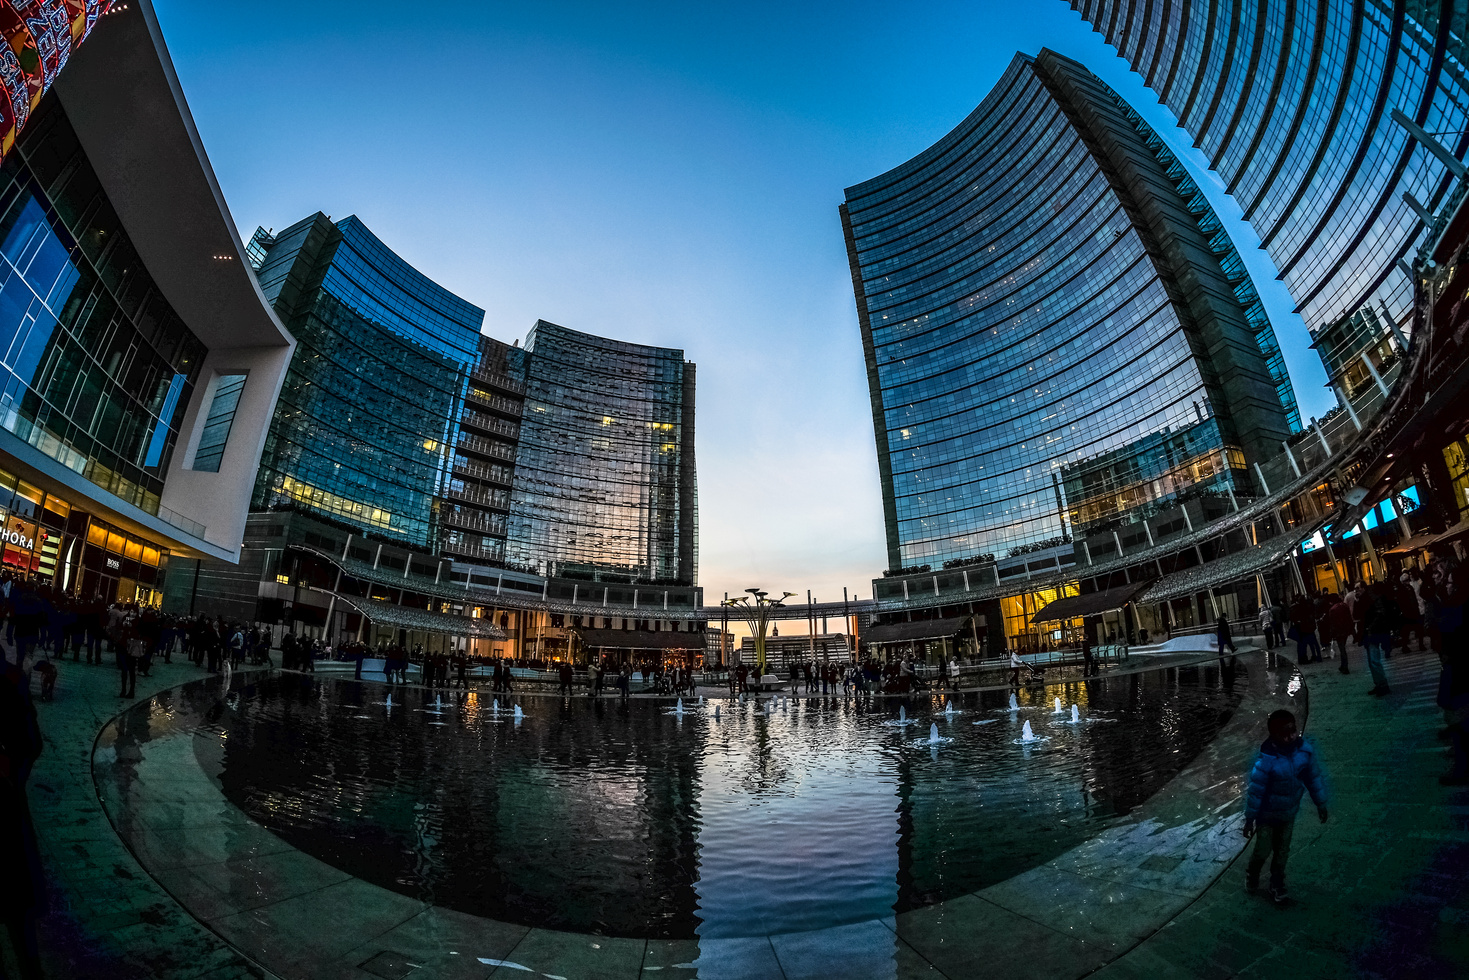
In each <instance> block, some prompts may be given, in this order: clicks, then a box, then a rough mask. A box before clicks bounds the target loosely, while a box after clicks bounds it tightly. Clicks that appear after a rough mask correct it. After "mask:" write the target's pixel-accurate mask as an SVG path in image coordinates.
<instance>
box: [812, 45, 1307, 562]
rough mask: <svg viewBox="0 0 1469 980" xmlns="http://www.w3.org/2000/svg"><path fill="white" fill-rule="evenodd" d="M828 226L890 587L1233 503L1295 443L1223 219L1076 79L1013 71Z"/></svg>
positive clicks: (1282, 378) (1261, 324) (1110, 100)
mask: <svg viewBox="0 0 1469 980" xmlns="http://www.w3.org/2000/svg"><path fill="white" fill-rule="evenodd" d="M841 211H842V220H843V226H844V229H845V232H846V237H847V247H848V252H849V257H850V261H851V267H852V279H853V286H854V290H855V293H856V299H857V308H858V314H859V319H860V323H861V329H862V341H863V348H864V352H865V355H866V361H867V371H868V380H869V386H870V392H871V398H872V413H873V422H874V428H875V432H876V439H877V448H878V461H879V467H880V470H881V478H882V487H883V503H884V510H885V517H886V524H887V546H888V553H889V562H890V566H891V567H892V568H893V569H898V568H911V567H914V566H921V565H934V566H937V565H938V564H940V563H944V562H950V563H953V562H960V561H964V560H966V559H975V558H979V557H982V556H986V555H988V556H1003V555H1007V554H1016V553H1023V552H1025V551H1028V550H1043V549H1045V548H1047V547H1053V546H1054V547H1055V548H1056V549H1057V550H1058V551H1060V550H1064V551H1066V552H1068V553H1069V552H1070V551H1071V550H1072V548H1071V546H1070V544H1069V542H1071V541H1072V540H1073V537H1074V536H1076V537H1081V538H1084V537H1085V536H1087V535H1089V534H1091V533H1092V532H1093V531H1094V530H1096V529H1097V528H1098V527H1103V528H1108V527H1110V526H1113V525H1116V524H1117V523H1119V522H1122V523H1126V522H1135V521H1143V520H1149V519H1151V518H1152V517H1153V516H1155V515H1157V514H1159V513H1161V512H1162V511H1163V510H1166V509H1169V508H1174V507H1177V506H1178V505H1179V504H1180V503H1181V502H1183V501H1184V500H1186V499H1189V498H1190V497H1191V496H1192V497H1199V496H1200V495H1209V494H1214V495H1217V496H1220V497H1223V496H1226V495H1227V494H1230V493H1234V494H1247V493H1249V492H1251V481H1250V478H1249V476H1248V473H1247V468H1246V464H1247V462H1248V461H1249V460H1251V459H1254V458H1263V457H1264V456H1266V455H1270V454H1273V453H1274V452H1279V447H1280V440H1281V439H1283V438H1285V437H1286V436H1288V435H1289V434H1290V432H1291V430H1292V428H1293V427H1295V426H1297V425H1298V420H1297V419H1296V418H1295V414H1294V398H1293V395H1292V394H1291V389H1290V381H1289V378H1288V376H1287V375H1286V373H1285V370H1284V366H1283V364H1281V362H1280V357H1279V350H1278V348H1277V347H1276V344H1275V339H1274V335H1273V332H1272V330H1271V328H1270V323H1269V320H1268V319H1267V318H1266V317H1265V314H1264V310H1263V308H1262V307H1261V305H1260V303H1259V299H1258V296H1257V295H1256V294H1255V290H1254V286H1253V284H1251V282H1250V280H1249V277H1248V275H1246V273H1245V271H1244V268H1243V266H1242V265H1241V264H1240V261H1239V256H1238V255H1237V253H1236V252H1235V250H1234V247H1233V245H1232V244H1231V243H1230V241H1229V238H1228V236H1227V235H1226V234H1225V233H1224V231H1223V230H1222V228H1221V227H1220V225H1219V221H1218V218H1217V217H1216V216H1215V215H1214V213H1213V211H1212V210H1211V209H1210V208H1209V205H1208V203H1207V202H1206V201H1205V200H1204V198H1203V195H1202V194H1200V193H1199V191H1198V188H1197V187H1196V186H1194V184H1193V182H1192V180H1191V179H1190V178H1189V176H1188V174H1187V173H1186V171H1184V169H1183V168H1182V166H1181V165H1179V163H1178V161H1177V160H1176V159H1174V158H1173V156H1172V154H1171V153H1169V152H1168V150H1167V149H1166V147H1164V146H1163V144H1162V142H1161V140H1159V139H1158V137H1157V135H1156V134H1155V133H1153V131H1152V130H1150V129H1149V128H1148V127H1147V125H1146V124H1145V123H1144V122H1143V121H1142V120H1141V119H1140V118H1139V117H1138V116H1137V114H1136V113H1135V112H1134V111H1133V110H1132V109H1131V107H1129V106H1128V105H1127V103H1126V102H1124V101H1123V100H1122V99H1121V98H1120V97H1119V96H1117V94H1116V93H1115V92H1113V91H1112V90H1111V89H1110V88H1108V87H1107V86H1106V85H1105V84H1104V83H1103V82H1102V81H1101V80H1100V79H1098V78H1096V76H1094V75H1092V74H1091V73H1090V72H1089V71H1087V69H1086V68H1085V67H1084V66H1082V65H1080V64H1078V63H1076V62H1074V61H1070V60H1069V59H1066V58H1063V57H1061V56H1059V55H1057V54H1055V53H1054V52H1050V51H1045V50H1043V51H1042V52H1041V53H1040V54H1039V55H1038V56H1037V57H1035V58H1030V57H1027V56H1024V55H1017V56H1016V58H1015V59H1014V61H1013V62H1012V63H1011V64H1010V66H1009V68H1008V69H1007V70H1006V71H1005V73H1004V75H1003V76H1002V77H1001V79H1000V81H999V82H998V84H996V86H995V88H994V90H993V91H991V92H990V94H989V95H988V96H986V97H985V99H984V101H983V102H982V103H981V104H980V105H979V107H978V108H977V109H975V111H974V112H973V113H971V114H970V115H969V117H968V118H966V119H965V120H964V121H963V122H962V123H960V124H959V126H958V127H956V128H955V129H954V130H953V131H952V132H950V133H949V134H948V135H947V136H945V137H944V138H943V139H941V140H939V141H938V142H937V143H935V144H934V145H933V146H932V147H930V148H929V149H927V150H925V151H923V152H922V153H920V154H919V155H918V156H916V157H914V158H913V159H912V160H909V161H908V162H907V163H904V164H902V165H900V166H898V167H896V168H894V169H893V170H891V171H889V172H888V173H885V174H883V175H881V176H879V177H875V178H873V179H872V180H869V181H866V182H865V183H862V184H858V185H856V186H855V187H851V188H848V190H847V192H846V203H845V204H844V205H843V206H842V209H841ZM1109 533H1110V532H1109ZM1109 540H1110V539H1109Z"/></svg>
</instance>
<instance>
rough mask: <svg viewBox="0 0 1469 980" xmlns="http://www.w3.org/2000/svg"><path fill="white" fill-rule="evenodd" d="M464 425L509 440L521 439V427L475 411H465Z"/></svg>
mask: <svg viewBox="0 0 1469 980" xmlns="http://www.w3.org/2000/svg"><path fill="white" fill-rule="evenodd" d="M464 424H465V425H472V426H474V427H475V428H476V429H480V430H483V431H485V432H490V433H493V434H495V435H499V436H504V437H505V438H507V439H519V438H520V426H518V425H516V424H515V423H514V422H507V421H505V420H504V419H497V418H495V417H494V416H493V415H486V414H484V413H483V412H476V411H475V410H474V409H465V410H464Z"/></svg>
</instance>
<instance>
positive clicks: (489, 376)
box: [470, 368, 525, 395]
mask: <svg viewBox="0 0 1469 980" xmlns="http://www.w3.org/2000/svg"><path fill="white" fill-rule="evenodd" d="M470 377H472V378H474V379H475V380H476V381H483V382H484V383H485V384H487V385H491V386H493V387H495V388H499V389H500V390H501V391H510V392H514V393H515V394H517V395H523V394H525V385H523V384H521V383H520V382H519V381H516V380H515V379H513V378H511V377H509V376H508V375H504V374H500V373H499V372H496V371H482V370H480V369H479V368H475V369H474V370H473V371H471V372H470Z"/></svg>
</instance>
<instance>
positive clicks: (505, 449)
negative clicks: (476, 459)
mask: <svg viewBox="0 0 1469 980" xmlns="http://www.w3.org/2000/svg"><path fill="white" fill-rule="evenodd" d="M454 444H455V445H456V446H458V447H459V448H460V449H464V450H468V451H469V452H472V453H478V454H480V455H481V456H490V457H492V458H494V459H506V460H513V459H515V447H514V446H512V445H510V444H509V443H508V442H495V441H494V440H491V439H485V438H483V437H481V436H475V435H470V434H469V433H467V432H460V433H459V438H458V439H457V440H456V441H455V443H454Z"/></svg>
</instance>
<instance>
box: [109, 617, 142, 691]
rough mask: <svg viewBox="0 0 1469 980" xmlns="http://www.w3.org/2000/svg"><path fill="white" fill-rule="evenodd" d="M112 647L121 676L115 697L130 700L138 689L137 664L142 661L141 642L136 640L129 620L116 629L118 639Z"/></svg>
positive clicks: (135, 633) (135, 634)
mask: <svg viewBox="0 0 1469 980" xmlns="http://www.w3.org/2000/svg"><path fill="white" fill-rule="evenodd" d="M114 645H115V647H116V650H117V669H118V670H119V671H120V672H121V674H122V690H121V691H119V692H118V693H117V696H118V697H120V698H130V697H133V696H134V694H135V692H136V691H137V689H138V664H139V662H141V661H142V659H143V641H142V640H141V639H139V638H138V632H137V630H136V629H135V628H134V627H133V624H132V622H131V621H130V620H124V621H123V624H122V625H121V626H120V627H118V637H117V640H116V641H115V644H114Z"/></svg>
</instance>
